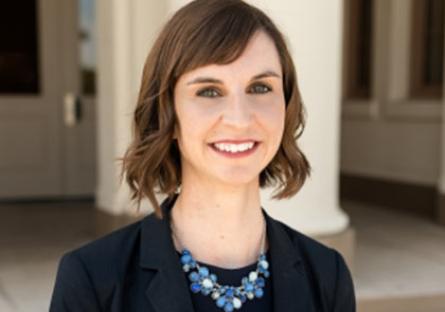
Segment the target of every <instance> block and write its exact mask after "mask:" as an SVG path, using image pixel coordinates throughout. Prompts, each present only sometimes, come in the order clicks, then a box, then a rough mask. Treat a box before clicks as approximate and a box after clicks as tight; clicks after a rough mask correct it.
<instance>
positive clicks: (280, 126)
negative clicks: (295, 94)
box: [257, 99, 286, 138]
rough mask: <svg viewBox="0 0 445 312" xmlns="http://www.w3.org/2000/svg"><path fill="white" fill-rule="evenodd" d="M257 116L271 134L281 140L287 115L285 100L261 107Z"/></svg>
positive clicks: (271, 102)
mask: <svg viewBox="0 0 445 312" xmlns="http://www.w3.org/2000/svg"><path fill="white" fill-rule="evenodd" d="M257 114H258V116H260V118H261V120H262V123H263V125H264V127H266V128H267V130H268V131H269V132H270V134H271V135H272V136H274V137H280V138H281V135H282V133H283V131H284V118H285V114H286V108H285V103H284V99H274V100H271V101H268V102H267V103H264V105H260V106H259V107H258V110H257Z"/></svg>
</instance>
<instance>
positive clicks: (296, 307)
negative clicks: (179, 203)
mask: <svg viewBox="0 0 445 312" xmlns="http://www.w3.org/2000/svg"><path fill="white" fill-rule="evenodd" d="M176 198H177V195H175V196H173V197H171V198H167V199H166V200H164V201H163V202H162V204H161V209H162V211H163V216H164V218H163V219H159V218H157V217H156V216H155V215H154V214H152V215H150V216H148V217H146V218H145V219H144V220H143V221H142V229H141V246H140V247H141V249H140V250H141V255H140V266H141V267H142V268H144V269H152V270H156V273H155V276H154V277H153V279H152V280H151V281H150V283H149V285H148V287H147V289H146V292H145V293H146V295H147V297H148V299H149V301H150V302H151V303H152V305H153V307H154V308H155V311H156V312H161V311H169V312H192V311H193V304H192V301H191V296H190V291H189V282H188V280H187V279H186V277H185V275H184V273H183V271H182V267H181V265H180V261H179V257H178V256H177V254H176V250H175V247H174V244H173V240H172V238H171V231H170V226H169V222H170V221H169V219H170V214H169V212H170V209H171V208H172V207H173V204H174V202H175V200H176ZM262 212H263V214H264V216H265V219H266V225H267V236H268V241H269V248H270V256H271V259H270V261H269V263H270V265H271V269H270V271H271V278H272V286H273V287H272V288H273V302H274V311H280V312H291V311H311V310H310V307H311V306H312V305H311V302H310V298H311V296H310V290H309V288H308V280H307V277H306V274H305V271H304V266H303V264H302V260H301V254H300V251H299V248H298V246H296V244H294V243H293V242H292V240H291V239H290V236H289V234H288V233H286V230H285V227H284V225H283V224H281V223H280V222H279V221H276V220H274V219H273V218H271V217H270V216H269V215H268V214H267V213H266V211H265V210H264V209H262Z"/></svg>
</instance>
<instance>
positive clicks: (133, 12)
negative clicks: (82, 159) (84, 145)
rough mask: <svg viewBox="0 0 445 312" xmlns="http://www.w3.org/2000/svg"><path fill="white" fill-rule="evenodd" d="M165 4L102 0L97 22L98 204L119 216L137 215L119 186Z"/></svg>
mask: <svg viewBox="0 0 445 312" xmlns="http://www.w3.org/2000/svg"><path fill="white" fill-rule="evenodd" d="M166 15H167V6H166V4H165V2H164V1H146V0H127V1H121V0H111V1H110V0H100V1H98V3H97V18H98V98H97V108H98V109H97V121H98V123H97V137H98V156H97V164H98V188H97V203H96V204H97V206H98V207H99V209H101V210H104V211H106V212H108V213H111V214H115V215H119V214H125V213H129V212H131V211H134V209H132V208H134V207H130V200H129V189H128V187H127V186H126V185H125V184H123V185H119V183H118V182H119V174H120V165H119V163H118V162H116V161H115V158H117V157H122V156H123V153H124V152H125V149H126V148H127V146H128V144H129V142H130V135H131V119H132V112H133V109H134V106H135V104H136V99H137V95H138V91H139V85H140V81H141V74H142V67H143V63H144V61H145V57H146V55H147V53H148V50H149V48H150V46H151V44H152V42H153V40H154V39H155V38H156V36H157V34H158V31H159V29H160V28H161V26H162V23H164V22H165V18H166Z"/></svg>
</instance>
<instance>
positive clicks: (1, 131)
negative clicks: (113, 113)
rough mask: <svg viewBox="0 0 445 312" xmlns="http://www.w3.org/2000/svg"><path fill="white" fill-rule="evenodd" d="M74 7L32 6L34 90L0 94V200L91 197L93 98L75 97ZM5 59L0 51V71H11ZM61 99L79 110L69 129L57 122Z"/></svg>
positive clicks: (43, 2) (71, 1)
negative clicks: (75, 100) (71, 99)
mask: <svg viewBox="0 0 445 312" xmlns="http://www.w3.org/2000/svg"><path fill="white" fill-rule="evenodd" d="M83 1H93V0H83ZM2 6H3V9H4V8H5V7H4V5H3V4H2V5H0V9H1V7H2ZM78 7H79V2H78V0H65V1H58V0H40V1H38V0H36V12H35V14H36V15H37V28H38V36H37V47H38V61H39V64H38V68H39V70H38V74H39V90H38V92H34V93H29V92H28V93H17V92H15V93H10V94H7V93H4V92H3V93H2V92H0V199H23V198H42V197H43V198H48V197H63V196H70V197H72V196H92V195H93V194H94V191H95V176H96V174H95V147H96V143H95V137H96V133H95V131H96V130H95V100H94V99H95V98H94V95H89V96H88V98H85V99H84V98H82V94H81V80H80V79H81V75H80V65H79V64H80V52H79V50H80V44H79V42H80V41H79V19H78V17H79V15H78ZM6 9H8V5H6ZM20 18H21V16H20V14H19V15H17V17H16V18H14V20H17V23H20ZM0 24H1V21H0ZM7 26H8V25H2V27H7ZM0 32H1V31H0ZM14 40H15V39H14ZM17 40H20V38H17ZM23 44H25V43H23ZM8 53H9V54H8ZM2 54H3V58H2ZM10 54H11V51H8V46H7V45H6V46H0V70H1V69H2V65H3V66H5V65H4V64H7V65H8V64H9V65H8V66H11V63H10V62H11V57H9V59H8V62H3V63H2V60H5V59H6V58H5V57H4V55H9V56H10ZM0 83H1V81H0ZM0 89H1V88H0ZM66 93H73V94H76V95H78V96H79V97H80V100H81V102H82V106H83V107H82V108H83V109H82V110H83V113H84V114H83V119H82V120H80V121H79V122H78V124H76V125H74V126H72V127H68V126H66V125H65V124H64V119H63V117H64V102H63V100H64V96H65V94H66Z"/></svg>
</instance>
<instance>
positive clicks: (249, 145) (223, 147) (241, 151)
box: [208, 141, 260, 158]
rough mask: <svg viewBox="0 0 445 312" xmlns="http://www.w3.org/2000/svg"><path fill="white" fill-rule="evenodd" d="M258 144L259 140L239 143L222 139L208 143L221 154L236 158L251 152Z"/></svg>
mask: <svg viewBox="0 0 445 312" xmlns="http://www.w3.org/2000/svg"><path fill="white" fill-rule="evenodd" d="M259 144H260V142H258V141H243V142H239V143H234V142H228V141H224V142H215V143H211V144H208V145H209V146H210V147H211V148H212V150H214V151H215V152H217V153H218V154H220V155H222V156H225V157H229V158H238V157H245V156H249V155H251V154H253V153H254V152H255V151H256V149H257V148H258V145H259Z"/></svg>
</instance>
